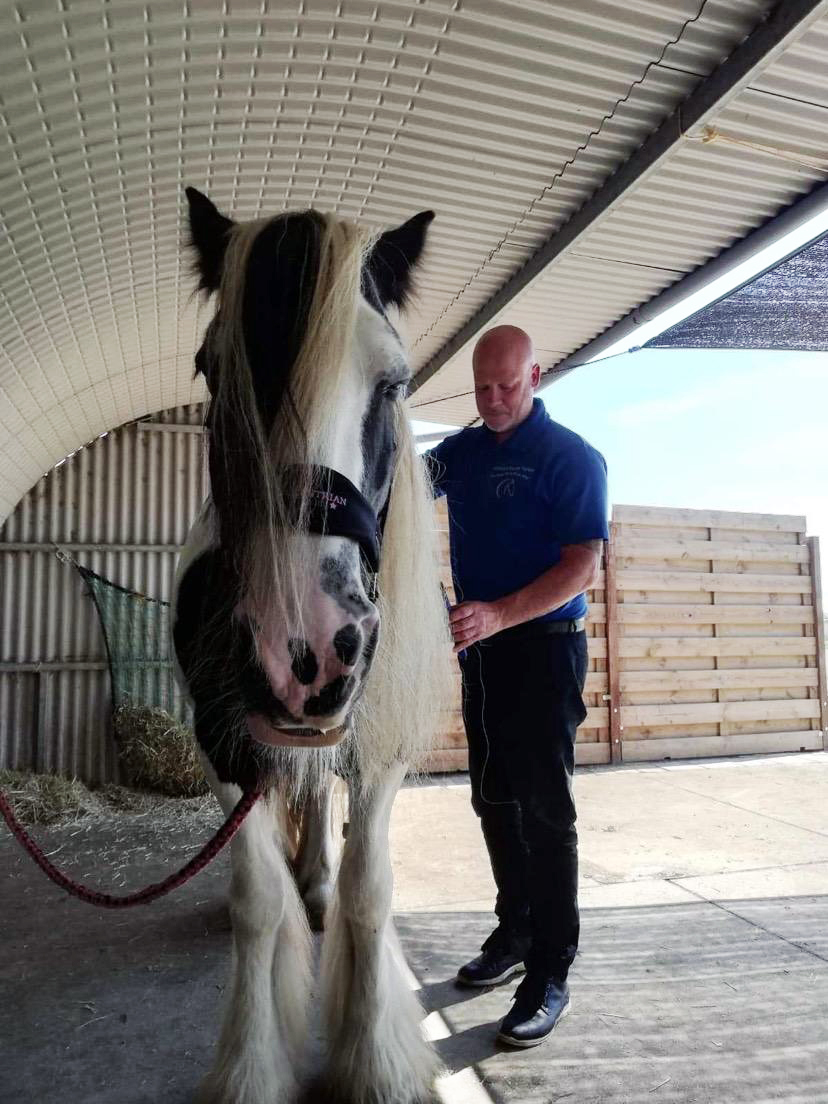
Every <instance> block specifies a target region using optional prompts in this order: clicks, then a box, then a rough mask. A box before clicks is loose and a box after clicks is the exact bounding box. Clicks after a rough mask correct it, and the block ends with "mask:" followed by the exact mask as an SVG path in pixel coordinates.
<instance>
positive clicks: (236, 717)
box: [173, 188, 451, 1104]
mask: <svg viewBox="0 0 828 1104" xmlns="http://www.w3.org/2000/svg"><path fill="white" fill-rule="evenodd" d="M186 195H187V200H188V205H189V226H190V233H191V242H190V245H191V247H192V249H193V254H194V273H195V276H196V277H197V281H198V290H200V291H201V292H203V293H206V295H207V296H208V297H209V296H215V301H216V309H215V313H214V314H213V316H212V318H211V320H210V322H209V323H208V325H207V328H206V331H205V334H204V341H203V344H202V345H201V347H200V349H199V350H198V353H197V354H196V358H195V363H196V374H198V373H203V375H204V378H205V381H206V385H207V388H208V391H209V402H208V406H207V413H206V415H205V430H206V432H205V436H206V438H207V462H208V468H209V487H210V491H209V497H208V498H207V500H206V502H205V504H204V506H203V508H202V510H201V512H200V514H199V516H198V518H197V519H196V521H195V523H194V525H193V527H192V529H191V531H190V534H189V536H188V538H187V542H186V545H185V547H184V548H183V550H182V553H181V555H180V559H179V564H178V569H177V575H176V594H175V600H174V621H173V644H174V653H175V661H176V666H177V673H178V678H179V680H180V682H181V684H182V687H183V688H184V690H185V692H186V694H187V696H188V698H189V700H190V702H191V704H192V708H193V714H194V730H195V736H196V739H197V741H198V745H199V750H200V754H201V757H202V761H203V763H204V768H205V771H206V773H207V776H208V779H209V781H210V784H211V786H212V788H213V790H214V792H215V794H216V796H217V797H218V800H219V802H220V804H221V806H222V808H223V809H224V810H225V812H229V811H230V810H231V809H232V808H233V807H234V805H235V803H236V802H237V801H238V800H239V798H240V796H241V794H242V792H243V791H247V790H251V789H255V790H259V791H261V792H262V793H263V795H264V796H263V798H262V799H261V800H259V801H258V803H257V804H256V805H254V807H253V809H252V811H251V812H250V814H249V815H248V817H247V819H246V821H245V822H244V824H243V826H242V828H241V830H240V831H239V833H238V835H237V836H236V838H235V839H234V841H233V844H232V851H231V885H230V897H229V904H230V916H231V922H232V929H233V949H234V955H233V966H232V982H231V984H230V986H229V999H228V1001H227V1006H226V1009H225V1013H224V1019H223V1025H222V1028H221V1033H220V1037H219V1040H218V1044H217V1047H216V1052H215V1056H214V1060H213V1064H212V1066H211V1068H210V1070H209V1072H208V1073H207V1075H206V1077H205V1078H204V1080H203V1082H202V1083H201V1085H200V1087H199V1090H198V1096H197V1099H198V1101H199V1104H287V1102H289V1101H292V1100H295V1099H296V1098H297V1096H298V1094H299V1093H300V1092H301V1091H302V1079H303V1076H304V1072H303V1062H304V1061H305V1059H304V1058H303V1052H304V1050H305V1048H306V1042H307V1034H308V1026H307V1024H308V1005H309V997H310V993H311V987H312V984H313V976H312V968H311V960H312V941H313V937H312V934H311V927H312V926H314V927H322V926H323V925H324V928H325V933H324V937H323V946H322V953H321V962H320V990H321V994H322V1007H323V1022H324V1028H325V1035H326V1040H327V1042H326V1052H325V1057H324V1069H323V1072H322V1073H321V1075H320V1076H319V1077H318V1078H316V1079H315V1081H314V1085H315V1088H316V1091H317V1093H318V1094H320V1098H321V1099H324V1100H329V1101H337V1102H341V1104H380V1102H382V1104H422V1102H424V1101H428V1100H431V1099H433V1095H432V1091H433V1084H434V1080H435V1077H436V1075H437V1072H438V1069H439V1066H438V1062H437V1059H436V1055H435V1054H434V1052H433V1050H432V1048H431V1047H430V1045H429V1044H428V1043H427V1042H426V1041H425V1039H424V1037H423V1034H422V1031H421V1026H420V1021H421V1019H422V1009H421V1008H420V1006H419V1004H418V1002H417V1000H416V998H415V996H414V994H413V993H412V992H411V990H410V987H409V986H408V985H407V983H406V981H405V977H404V974H403V973H402V970H401V953H400V951H399V947H398V944H397V942H396V937H395V934H394V931H393V926H392V923H391V894H392V874H391V864H390V858H389V850H388V830H389V822H390V816H391V808H392V803H393V800H394V795H395V794H396V791H397V789H398V788H399V786H400V784H401V782H402V780H403V778H404V776H405V774H406V771H407V768H408V765H409V764H411V763H414V762H416V761H417V760H419V759H421V758H422V756H423V754H424V752H425V751H426V750H427V749H428V748H429V746H431V744H432V742H433V737H434V734H435V732H436V730H437V727H438V725H439V724H440V721H441V719H442V717H443V716H444V710H445V708H446V707H447V705H448V703H449V701H450V695H451V675H450V670H451V664H450V656H451V651H450V643H449V636H448V627H447V621H446V612H445V608H444V604H443V598H442V594H441V590H440V585H439V574H438V567H437V562H438V560H437V551H436V544H435V533H434V528H435V526H434V520H433V513H432V496H431V489H430V485H429V483H428V480H427V478H426V475H425V471H424V468H423V465H422V462H421V460H420V458H419V457H418V456H417V453H416V449H415V447H414V442H413V438H412V435H411V430H410V427H409V425H408V421H407V418H406V414H405V409H404V405H403V400H404V398H405V395H406V393H407V389H408V384H409V381H410V370H409V367H408V361H407V357H406V354H405V351H404V347H403V343H402V340H401V338H400V336H399V333H398V328H397V327H396V326H395V324H394V323H395V321H396V320H397V318H398V312H400V311H402V310H403V309H404V307H405V305H406V302H407V300H408V297H409V295H410V293H411V288H412V282H413V275H414V270H415V268H416V265H417V263H418V261H419V260H420V257H421V254H422V251H423V248H424V245H425V240H426V234H427V230H428V226H429V224H430V222H431V220H432V218H433V213H432V212H429V211H425V212H422V213H421V214H418V215H415V216H414V217H413V218H411V219H409V220H408V221H407V222H405V223H403V224H402V225H401V226H398V227H396V228H395V229H393V230H388V231H386V232H385V233H382V234H371V233H369V232H368V231H367V230H366V229H365V228H363V227H360V226H358V225H357V224H355V223H353V222H350V221H348V220H343V219H339V218H337V217H335V216H333V215H330V214H322V213H320V212H318V211H315V210H306V211H299V212H283V213H280V214H277V215H275V216H273V217H270V218H263V219H257V220H254V221H250V222H235V221H233V220H231V219H229V218H227V217H226V216H225V215H223V214H221V213H220V212H219V210H218V209H217V208H216V206H215V205H214V204H213V203H212V202H211V200H209V199H208V198H207V197H206V196H204V195H203V194H201V193H200V192H198V191H196V190H195V189H193V188H188V189H187V191H186ZM336 776H340V777H341V778H343V779H344V780H345V782H346V784H347V793H348V813H347V815H348V822H347V832H346V834H345V840H344V843H343V845H342V853H341V858H340V860H339V864H338V870H336V869H335V868H336V866H337V862H336V855H335V848H334V842H333V837H332V831H331V802H332V791H333V784H334V781H335V778H336Z"/></svg>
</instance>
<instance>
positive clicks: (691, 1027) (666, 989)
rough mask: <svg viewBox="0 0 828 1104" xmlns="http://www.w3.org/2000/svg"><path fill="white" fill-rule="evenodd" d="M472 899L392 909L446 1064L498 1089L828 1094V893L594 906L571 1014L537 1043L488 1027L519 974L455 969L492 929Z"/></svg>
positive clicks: (651, 1098)
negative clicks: (436, 1017)
mask: <svg viewBox="0 0 828 1104" xmlns="http://www.w3.org/2000/svg"><path fill="white" fill-rule="evenodd" d="M490 924H491V917H490V916H488V915H486V916H481V915H480V914H479V913H415V914H410V915H407V916H399V917H397V927H398V930H399V932H400V935H401V938H402V943H403V947H404V949H405V951H406V954H407V956H408V959H409V962H410V965H411V967H412V969H413V971H414V973H415V974H416V975H417V977H418V978H419V979H420V981H421V983H422V986H423V988H422V991H421V993H420V997H421V1000H422V1002H423V1004H424V1006H425V1007H426V1008H427V1009H428V1010H429V1011H434V1010H437V1011H439V1012H440V1014H441V1015H442V1017H443V1019H444V1020H445V1021H446V1023H447V1025H448V1026H449V1028H450V1030H451V1035H450V1036H449V1037H448V1038H446V1039H443V1040H441V1041H440V1042H439V1043H438V1044H437V1045H438V1048H439V1050H440V1053H441V1056H442V1058H443V1060H444V1062H445V1063H446V1065H447V1066H448V1067H449V1068H450V1069H451V1070H455V1071H456V1070H459V1069H462V1068H464V1067H467V1066H474V1067H475V1069H476V1071H477V1073H478V1075H479V1076H480V1078H481V1080H482V1081H483V1083H484V1085H485V1087H486V1089H487V1090H488V1092H489V1093H490V1095H491V1096H492V1097H493V1098H494V1099H495V1100H496V1101H502V1102H507V1101H508V1102H513V1101H515V1102H517V1101H519V1102H520V1104H535V1102H537V1104H552V1102H555V1101H558V1100H561V1101H563V1100H566V1101H568V1102H572V1104H575V1102H578V1104H599V1102H601V1104H632V1102H639V1101H640V1102H645V1101H646V1102H647V1104H650V1102H661V1104H663V1102H665V1101H671V1102H679V1101H680V1102H682V1104H684V1102H690V1101H692V1102H694V1104H737V1102H742V1101H744V1102H745V1104H747V1102H750V1104H760V1102H764V1101H787V1102H789V1104H805V1102H808V1104H815V1102H825V1101H828V1075H827V1074H826V1070H828V1039H826V1034H825V1010H826V1009H828V897H811V898H792V899H788V898H778V899H765V900H750V901H724V902H717V903H710V902H706V901H699V902H698V904H692V903H691V904H674V905H662V906H657V907H656V906H653V907H639V908H608V909H592V910H585V911H584V912H583V914H582V942H581V946H582V948H583V952H582V954H580V955H579V956H578V959H577V960H576V963H575V965H574V967H573V970H572V973H571V975H570V980H571V988H572V997H573V1004H572V1012H571V1014H570V1016H569V1017H568V1018H567V1019H565V1020H564V1021H562V1023H561V1024H560V1025H559V1027H558V1029H557V1030H556V1032H555V1033H554V1035H553V1036H552V1037H551V1038H550V1039H549V1040H548V1041H547V1042H546V1043H545V1044H544V1045H543V1046H541V1047H538V1048H536V1049H533V1050H522V1051H514V1050H509V1049H507V1048H500V1047H498V1045H497V1044H496V1043H495V1041H494V1035H495V1033H496V1028H497V1024H498V1022H499V1020H500V1018H501V1017H502V1016H503V1015H504V1014H505V1013H506V1011H507V1010H508V1008H509V1005H510V996H511V994H512V992H513V991H514V989H515V985H516V982H517V979H515V980H514V981H512V982H510V983H508V984H507V985H504V986H500V987H498V988H495V989H486V990H483V991H479V990H478V991H474V990H472V991H469V990H463V989H459V988H456V987H455V986H454V985H453V983H452V982H451V980H449V979H450V978H451V977H452V976H453V974H454V972H455V970H456V969H457V966H458V965H459V964H460V963H462V962H464V961H465V960H466V959H468V958H470V957H472V956H473V955H474V954H475V953H476V952H477V948H478V946H479V945H480V943H481V942H482V940H483V939H484V938H485V936H486V935H487V934H488V932H489V930H490Z"/></svg>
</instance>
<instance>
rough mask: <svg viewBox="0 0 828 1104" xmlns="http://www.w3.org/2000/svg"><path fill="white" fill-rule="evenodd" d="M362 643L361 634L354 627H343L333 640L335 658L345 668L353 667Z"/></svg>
mask: <svg viewBox="0 0 828 1104" xmlns="http://www.w3.org/2000/svg"><path fill="white" fill-rule="evenodd" d="M361 643H362V634H361V633H360V631H359V629H358V628H357V627H356V625H345V626H344V627H343V628H341V629H340V630H339V632H338V633H337V634H336V636H335V637H334V639H333V646H334V651H335V652H336V658H337V659H338V660H339V661H340V663H343V664H344V665H345V666H346V667H353V665H354V661H355V660H356V657H357V655H358V653H359V646H360V644H361Z"/></svg>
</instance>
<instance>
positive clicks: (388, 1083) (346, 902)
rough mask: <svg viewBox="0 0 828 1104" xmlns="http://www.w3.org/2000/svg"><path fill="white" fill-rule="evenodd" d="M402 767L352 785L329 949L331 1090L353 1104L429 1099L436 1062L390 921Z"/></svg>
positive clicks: (328, 1083)
mask: <svg viewBox="0 0 828 1104" xmlns="http://www.w3.org/2000/svg"><path fill="white" fill-rule="evenodd" d="M404 773H405V771H404V768H403V767H402V766H399V767H395V768H394V769H393V771H392V772H390V773H389V775H388V777H387V778H386V779H384V780H383V782H382V783H381V784H379V785H377V786H375V787H373V788H372V789H371V790H370V791H367V792H366V790H364V789H362V788H361V787H360V785H359V783H355V784H353V785H352V786H351V792H350V808H349V824H348V836H347V839H346V841H345V848H344V851H343V856H342V862H341V865H340V870H339V877H338V880H337V892H336V895H335V898H334V904H333V907H332V909H331V915H330V917H329V920H328V930H327V934H326V937H325V943H324V948H323V980H324V992H325V1013H326V1021H327V1033H328V1041H329V1059H328V1068H327V1071H326V1075H325V1084H326V1088H327V1094H328V1097H329V1098H330V1099H332V1100H335V1101H343V1102H347V1104H422V1102H424V1101H429V1100H431V1099H432V1086H433V1083H434V1078H435V1076H436V1073H437V1070H438V1062H437V1058H436V1055H435V1053H434V1051H433V1050H432V1049H431V1047H430V1046H429V1045H428V1044H427V1043H426V1042H425V1039H424V1038H423V1034H422V1030H421V1027H420V1021H421V1020H422V1016H423V1013H422V1009H421V1008H420V1005H419V1004H418V1002H417V1000H416V998H415V997H414V994H413V993H412V992H411V989H410V988H409V986H408V984H407V983H406V980H405V977H404V975H403V973H402V970H401V968H400V959H401V952H400V950H399V947H398V945H397V942H396V936H395V934H394V931H393V927H392V923H391V892H392V874H391V860H390V856H389V850H388V827H389V821H390V817H391V806H392V804H393V800H394V795H395V793H396V791H397V789H398V787H399V784H400V782H401V781H402V778H403V775H404Z"/></svg>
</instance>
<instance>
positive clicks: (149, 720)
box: [113, 702, 210, 797]
mask: <svg viewBox="0 0 828 1104" xmlns="http://www.w3.org/2000/svg"><path fill="white" fill-rule="evenodd" d="M113 720H114V724H115V739H116V741H117V744H118V752H119V755H120V759H121V764H122V765H123V767H124V770H125V771H126V774H127V778H128V780H129V784H130V785H131V786H134V787H135V788H136V789H139V790H154V791H155V792H156V793H162V794H167V795H168V796H170V797H197V796H200V795H201V794H206V793H208V792H209V788H210V787H209V786H208V784H207V779H206V778H205V777H204V772H203V771H202V769H201V764H200V762H199V759H198V752H197V747H196V742H195V739H194V737H193V734H192V732H191V731H190V729H189V728H187V726H186V725H183V724H181V723H180V722H178V721H176V719H175V718H174V717H172V716H170V714H169V713H167V711H166V710H165V709H157V708H153V707H150V706H144V705H134V704H133V703H131V702H123V703H122V704H121V705H119V706H118V708H117V709H116V710H115V713H114V717H113Z"/></svg>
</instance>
